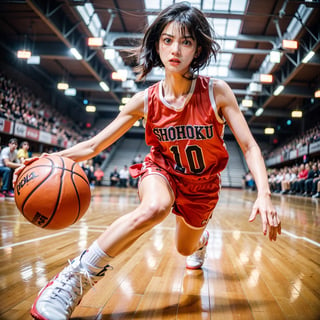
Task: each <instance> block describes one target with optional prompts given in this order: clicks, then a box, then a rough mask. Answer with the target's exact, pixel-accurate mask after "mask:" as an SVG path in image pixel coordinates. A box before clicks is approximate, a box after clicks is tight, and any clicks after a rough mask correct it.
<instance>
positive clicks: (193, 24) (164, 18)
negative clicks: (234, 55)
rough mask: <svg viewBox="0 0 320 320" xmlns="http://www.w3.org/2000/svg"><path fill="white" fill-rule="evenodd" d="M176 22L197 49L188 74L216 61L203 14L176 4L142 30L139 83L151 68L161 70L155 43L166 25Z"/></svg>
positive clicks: (211, 32) (211, 35) (210, 30)
mask: <svg viewBox="0 0 320 320" xmlns="http://www.w3.org/2000/svg"><path fill="white" fill-rule="evenodd" d="M171 22H177V23H179V24H180V26H181V30H182V31H183V30H185V29H186V30H188V31H189V32H190V34H191V35H192V36H193V37H194V39H196V41H197V45H198V46H200V47H201V51H200V54H199V56H197V57H196V58H194V59H193V61H192V63H191V66H190V67H191V70H190V71H191V72H192V73H195V72H197V71H199V70H200V69H203V68H204V67H205V66H207V65H209V63H210V60H211V58H212V57H213V58H214V59H215V58H216V55H217V52H218V50H219V49H220V46H219V44H218V43H217V42H216V40H215V39H214V38H215V32H214V30H213V28H212V27H211V26H210V24H209V22H208V20H207V19H206V17H205V16H204V14H203V13H202V12H201V11H200V10H199V9H197V8H195V7H192V6H191V5H190V3H189V2H179V3H175V4H172V5H170V6H169V7H167V8H166V9H164V10H162V11H161V12H160V14H159V15H158V16H157V18H156V19H155V20H154V21H153V23H152V24H151V25H150V26H149V27H148V28H147V29H146V31H145V35H144V37H143V39H142V43H141V46H140V48H139V49H138V59H139V63H140V64H139V65H138V67H137V68H136V70H137V71H138V72H139V74H138V76H137V78H138V80H141V79H143V78H144V77H145V76H146V75H147V74H148V73H149V72H150V71H151V70H152V68H153V67H163V64H162V61H161V59H160V57H159V54H158V52H157V49H156V48H157V43H158V41H159V39H160V36H161V33H162V31H163V29H164V28H165V27H166V25H167V24H168V23H171Z"/></svg>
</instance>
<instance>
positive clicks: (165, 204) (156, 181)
mask: <svg viewBox="0 0 320 320" xmlns="http://www.w3.org/2000/svg"><path fill="white" fill-rule="evenodd" d="M138 192H139V197H140V201H141V204H140V207H152V208H155V209H157V210H162V211H163V210H165V211H168V210H169V211H170V210H171V207H172V205H173V203H174V199H175V196H174V192H173V190H172V188H171V186H170V184H169V182H168V180H167V179H166V178H165V177H164V176H162V175H158V174H147V175H145V176H144V177H143V179H142V180H141V182H140V183H139V189H138Z"/></svg>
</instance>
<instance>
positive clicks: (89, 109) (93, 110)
mask: <svg viewBox="0 0 320 320" xmlns="http://www.w3.org/2000/svg"><path fill="white" fill-rule="evenodd" d="M96 109H97V108H96V106H93V105H87V106H86V111H87V112H96Z"/></svg>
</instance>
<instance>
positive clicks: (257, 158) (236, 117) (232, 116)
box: [214, 81, 281, 240]
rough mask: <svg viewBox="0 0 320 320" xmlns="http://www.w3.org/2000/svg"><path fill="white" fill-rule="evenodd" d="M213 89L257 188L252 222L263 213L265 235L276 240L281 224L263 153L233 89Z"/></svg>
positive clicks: (221, 86)
mask: <svg viewBox="0 0 320 320" xmlns="http://www.w3.org/2000/svg"><path fill="white" fill-rule="evenodd" d="M214 90H215V92H214V93H215V99H216V103H217V107H218V110H219V112H220V114H222V115H223V117H224V118H225V120H226V121H227V123H228V125H229V127H230V129H231V131H232V132H233V134H234V136H235V138H236V140H237V142H238V143H239V146H240V148H241V150H242V152H243V154H244V157H245V159H246V162H247V164H248V167H249V170H250V172H251V173H252V175H253V177H254V180H255V183H256V186H257V190H258V196H257V200H256V201H255V204H254V206H253V209H252V212H251V215H250V218H249V221H253V220H254V219H255V218H256V216H257V214H260V215H261V219H262V227H263V233H264V234H267V231H268V229H269V239H270V240H276V238H277V232H278V233H279V234H280V233H281V224H280V219H279V217H278V215H277V212H276V210H275V209H274V207H273V205H272V203H271V199H270V189H269V183H268V176H267V171H266V167H265V164H264V160H263V157H262V154H261V150H260V148H259V146H258V144H257V143H256V141H255V139H254V138H253V136H252V134H251V132H250V129H249V127H248V124H247V122H246V120H245V118H244V116H243V114H242V112H241V111H240V108H239V106H238V104H237V101H236V98H235V96H234V94H233V92H232V90H231V89H230V87H229V86H228V85H227V84H226V83H225V82H223V81H217V82H216V83H215V89H214Z"/></svg>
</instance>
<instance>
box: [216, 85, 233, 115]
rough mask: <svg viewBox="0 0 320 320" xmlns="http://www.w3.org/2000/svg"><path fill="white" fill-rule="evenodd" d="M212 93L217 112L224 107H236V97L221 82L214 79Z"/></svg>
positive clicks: (227, 86)
mask: <svg viewBox="0 0 320 320" xmlns="http://www.w3.org/2000/svg"><path fill="white" fill-rule="evenodd" d="M213 93H214V97H215V101H216V104H217V107H218V109H219V111H220V112H221V111H222V110H221V109H223V108H224V107H228V106H229V107H231V106H232V107H237V106H238V104H237V100H236V97H235V95H234V93H233V91H232V90H231V88H230V86H229V85H228V84H227V83H226V82H225V81H223V80H220V79H214V81H213Z"/></svg>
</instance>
